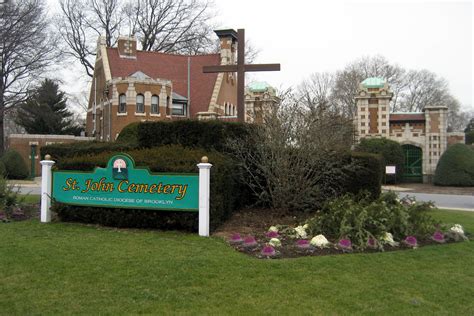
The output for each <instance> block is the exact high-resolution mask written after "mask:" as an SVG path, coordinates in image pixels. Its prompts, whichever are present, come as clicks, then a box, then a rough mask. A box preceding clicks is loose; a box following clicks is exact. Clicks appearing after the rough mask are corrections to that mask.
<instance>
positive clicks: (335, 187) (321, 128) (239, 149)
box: [230, 90, 353, 210]
mask: <svg viewBox="0 0 474 316" xmlns="http://www.w3.org/2000/svg"><path fill="white" fill-rule="evenodd" d="M279 99H280V101H281V102H280V103H279V104H278V105H277V106H275V107H274V108H272V109H271V110H270V112H269V113H266V115H265V116H264V123H263V124H261V125H258V126H257V127H256V128H255V132H252V133H251V135H249V139H247V140H245V141H240V140H239V141H233V142H232V143H231V146H230V147H231V148H232V149H233V150H232V152H233V153H234V155H235V156H236V158H237V159H236V161H238V162H239V163H240V164H241V169H242V179H243V181H244V183H246V184H248V185H249V187H250V188H251V189H252V190H253V192H254V194H255V195H256V196H257V197H258V200H259V201H260V202H262V203H266V204H268V205H270V206H271V207H273V208H276V209H284V210H290V209H292V210H310V209H311V210H314V207H316V206H317V205H320V203H322V201H323V200H324V199H326V198H330V197H334V196H335V195H336V194H337V193H339V192H341V190H342V186H343V183H344V182H345V181H344V179H345V177H346V175H345V174H344V172H343V167H342V166H343V165H344V158H343V157H344V154H343V153H345V152H346V151H348V150H349V148H350V146H351V144H352V133H353V126H352V120H350V119H347V118H344V117H342V116H341V115H339V114H337V113H335V112H333V111H331V110H330V109H328V108H326V107H324V106H320V107H317V108H309V107H307V106H306V105H305V104H304V102H301V98H300V97H299V96H298V93H297V94H294V93H293V92H292V91H291V90H287V91H284V92H283V93H280V95H279ZM335 166H338V167H337V168H335Z"/></svg>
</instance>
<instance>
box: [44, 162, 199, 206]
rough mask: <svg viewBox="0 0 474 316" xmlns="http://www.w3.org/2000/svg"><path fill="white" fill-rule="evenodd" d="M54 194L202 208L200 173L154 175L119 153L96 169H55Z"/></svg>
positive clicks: (101, 202)
mask: <svg viewBox="0 0 474 316" xmlns="http://www.w3.org/2000/svg"><path fill="white" fill-rule="evenodd" d="M52 197H53V198H54V199H55V200H56V201H57V202H60V203H66V204H76V205H89V206H100V207H117V208H149V209H160V210H185V211H198V210H199V176H198V175H197V174H153V173H150V171H149V170H148V168H135V162H134V161H133V159H132V157H130V156H129V155H126V154H118V155H115V156H113V157H112V158H110V160H109V162H108V164H107V168H96V169H95V170H94V171H93V172H78V171H76V172H74V171H54V172H53V192H52Z"/></svg>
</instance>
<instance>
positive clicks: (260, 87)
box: [248, 81, 272, 92]
mask: <svg viewBox="0 0 474 316" xmlns="http://www.w3.org/2000/svg"><path fill="white" fill-rule="evenodd" d="M271 88H272V86H270V85H269V84H268V83H266V82H264V81H263V82H257V81H256V82H252V83H250V84H249V85H248V89H249V90H250V91H252V92H265V91H267V90H268V89H271Z"/></svg>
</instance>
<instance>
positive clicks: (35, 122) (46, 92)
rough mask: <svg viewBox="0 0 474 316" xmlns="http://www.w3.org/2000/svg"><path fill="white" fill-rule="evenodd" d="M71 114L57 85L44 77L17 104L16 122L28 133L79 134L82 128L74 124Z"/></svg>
mask: <svg viewBox="0 0 474 316" xmlns="http://www.w3.org/2000/svg"><path fill="white" fill-rule="evenodd" d="M73 115H74V113H72V112H70V111H68V110H67V98H66V95H65V93H64V92H63V91H60V90H59V85H58V84H57V83H56V82H54V81H53V80H50V79H45V80H44V81H42V82H41V84H40V85H39V86H38V87H36V89H35V90H34V91H33V92H32V93H31V94H30V95H29V96H28V99H27V100H26V102H25V103H23V104H21V105H20V106H19V108H18V113H17V118H16V123H17V124H19V125H20V126H22V127H24V128H25V130H26V132H27V133H29V134H59V135H64V134H74V135H79V134H80V132H81V131H82V130H83V128H82V127H81V126H78V125H76V122H75V120H74V119H73Z"/></svg>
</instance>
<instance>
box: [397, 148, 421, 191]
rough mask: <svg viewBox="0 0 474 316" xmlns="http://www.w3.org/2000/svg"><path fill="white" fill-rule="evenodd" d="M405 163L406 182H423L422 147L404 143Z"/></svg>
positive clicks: (404, 177)
mask: <svg viewBox="0 0 474 316" xmlns="http://www.w3.org/2000/svg"><path fill="white" fill-rule="evenodd" d="M402 148H403V154H404V156H405V163H404V165H403V176H402V180H403V181H404V182H423V168H422V166H423V153H422V151H421V148H420V147H416V146H413V145H402Z"/></svg>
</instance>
